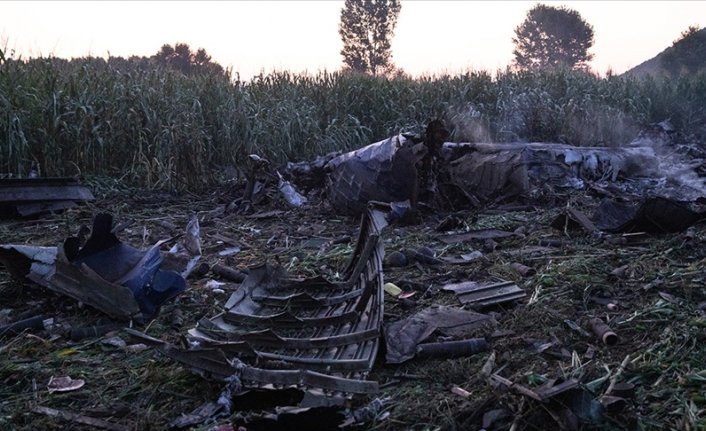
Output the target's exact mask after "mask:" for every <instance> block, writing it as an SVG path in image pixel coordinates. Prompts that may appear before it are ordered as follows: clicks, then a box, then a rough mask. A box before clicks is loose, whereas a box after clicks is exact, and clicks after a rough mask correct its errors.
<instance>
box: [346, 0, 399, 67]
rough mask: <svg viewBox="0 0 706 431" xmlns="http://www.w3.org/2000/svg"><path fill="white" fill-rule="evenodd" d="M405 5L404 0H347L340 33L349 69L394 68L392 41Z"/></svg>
mask: <svg viewBox="0 0 706 431" xmlns="http://www.w3.org/2000/svg"><path fill="white" fill-rule="evenodd" d="M401 8H402V6H401V5H400V0H346V2H345V4H344V6H343V9H341V22H340V24H339V26H338V33H339V34H340V35H341V39H342V41H343V49H342V50H341V55H342V56H343V64H344V65H345V66H346V67H347V68H349V69H351V70H355V71H358V72H363V73H372V74H373V75H377V74H378V73H381V72H382V73H384V72H388V71H391V70H393V69H394V66H393V64H392V51H391V43H390V42H391V40H392V36H393V34H394V30H395V26H396V25H397V17H398V16H399V14H400V9H401Z"/></svg>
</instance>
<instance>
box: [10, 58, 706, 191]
mask: <svg viewBox="0 0 706 431" xmlns="http://www.w3.org/2000/svg"><path fill="white" fill-rule="evenodd" d="M434 118H440V119H442V120H444V121H445V122H446V123H447V125H448V126H450V128H451V130H452V135H451V140H453V141H457V142H460V141H495V142H509V141H543V142H564V143H568V144H573V145H609V146H615V145H622V144H625V143H627V142H629V141H631V140H632V139H633V138H635V137H636V136H637V134H638V132H639V131H640V130H642V129H643V128H644V127H645V126H647V125H649V124H650V123H655V122H659V121H662V120H665V119H670V120H671V123H672V124H673V125H674V126H675V127H676V128H677V130H679V131H680V133H681V134H682V136H684V137H686V138H689V139H694V140H696V141H698V142H703V139H704V138H705V137H706V77H704V75H703V74H702V75H700V76H698V77H693V76H692V77H689V76H682V77H680V78H678V79H664V80H657V79H646V80H637V79H632V78H627V77H617V76H608V77H606V78H601V77H598V76H595V75H592V74H590V73H587V72H580V71H569V70H556V71H545V72H529V71H509V70H508V71H505V72H498V73H497V74H491V73H488V72H468V73H466V74H463V75H457V76H435V77H423V78H418V79H412V78H410V77H406V76H403V75H401V76H396V77H393V78H384V77H375V76H370V75H364V74H356V73H342V72H333V73H330V72H320V73H318V74H315V75H294V74H290V73H288V72H277V73H272V74H268V75H262V76H259V77H256V78H255V79H253V80H252V81H249V82H243V81H241V80H239V78H238V77H237V76H236V77H231V76H229V74H228V73H223V71H222V70H214V69H213V68H202V69H199V70H198V71H197V72H193V73H189V74H185V73H182V72H180V71H179V70H177V69H175V68H174V67H169V66H168V65H165V66H159V65H155V64H154V62H150V61H146V60H145V59H144V58H133V59H124V58H120V57H112V58H109V59H107V60H105V59H101V58H83V59H74V60H70V61H68V60H62V59H57V58H39V59H31V60H12V59H10V60H5V61H4V62H2V63H1V64H0V174H3V175H9V174H12V175H15V176H23V175H26V174H27V172H28V171H29V169H30V166H31V164H32V162H35V163H36V164H38V165H39V167H40V170H41V173H42V175H45V176H59V175H74V174H79V173H80V174H84V175H110V176H114V177H119V178H121V179H122V180H123V181H125V182H127V183H130V184H134V185H139V186H143V187H149V188H158V189H167V190H183V189H191V190H196V189H199V188H201V187H204V186H207V185H210V184H213V183H214V182H217V181H219V180H222V179H223V177H222V172H223V171H224V170H223V167H225V166H229V165H233V166H240V165H241V164H242V163H243V161H244V160H245V158H246V157H247V155H248V154H251V153H256V154H259V155H260V156H263V157H266V158H269V159H271V160H273V161H276V162H285V161H287V160H294V161H298V160H306V159H310V158H313V157H315V156H316V155H320V154H325V153H328V152H331V151H337V150H341V151H345V150H349V149H353V148H357V147H360V146H363V145H366V144H368V143H370V142H374V141H377V140H380V139H383V138H385V137H387V136H389V135H392V134H396V133H399V132H401V131H409V132H420V131H421V130H422V129H423V127H424V125H425V124H426V123H427V122H428V121H429V120H430V119H434Z"/></svg>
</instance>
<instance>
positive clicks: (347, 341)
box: [130, 203, 389, 394]
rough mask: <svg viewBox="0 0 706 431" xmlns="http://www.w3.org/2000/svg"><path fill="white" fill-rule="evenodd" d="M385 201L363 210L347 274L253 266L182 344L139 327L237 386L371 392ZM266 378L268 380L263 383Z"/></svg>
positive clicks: (178, 356) (172, 352)
mask: <svg viewBox="0 0 706 431" xmlns="http://www.w3.org/2000/svg"><path fill="white" fill-rule="evenodd" d="M387 210H389V207H388V206H387V205H382V204H376V203H371V204H370V205H369V207H368V210H367V212H366V214H365V215H364V217H363V219H362V222H361V227H360V234H359V237H358V242H357V244H356V248H355V250H354V252H353V255H352V257H351V260H350V262H349V264H348V266H347V268H346V270H345V271H344V274H345V280H346V281H344V282H336V283H334V282H329V281H327V280H325V279H324V278H322V277H317V278H312V279H303V280H301V279H290V278H288V277H286V275H285V274H283V271H281V270H278V269H276V268H272V267H270V266H269V265H260V266H256V267H252V268H250V270H249V274H248V277H247V278H246V279H245V280H244V281H243V282H242V283H241V285H240V287H239V288H238V290H236V291H235V292H234V293H233V294H232V296H231V297H230V299H229V300H228V301H227V303H226V304H225V308H224V311H223V312H221V313H219V314H217V315H216V316H215V317H212V318H210V319H206V318H204V319H201V320H200V321H199V323H198V325H197V327H196V328H194V329H191V330H190V331H189V338H190V340H191V341H192V343H194V345H195V346H197V347H193V348H190V349H182V348H178V347H175V346H171V345H169V344H167V343H165V342H163V341H161V340H157V339H154V338H152V337H148V336H147V335H145V334H141V333H139V332H136V331H130V333H131V334H132V335H134V336H136V337H140V338H142V339H143V340H145V341H146V342H148V343H149V344H153V345H156V346H157V348H158V349H159V350H160V351H162V352H163V353H164V354H165V355H167V356H168V357H170V358H172V359H175V360H176V361H178V362H182V363H184V364H185V365H188V366H190V367H191V368H192V369H194V370H197V371H199V372H201V373H203V374H204V375H205V376H209V377H211V378H214V379H217V380H222V381H226V380H228V379H233V378H236V379H237V381H239V382H241V388H242V389H241V390H245V389H248V388H250V389H252V388H259V387H270V388H271V387H274V388H275V389H281V388H285V387H297V388H302V387H303V388H309V389H311V388H313V389H321V390H325V391H336V392H342V393H347V394H355V393H362V394H370V393H376V392H377V391H378V384H377V382H374V381H368V380H366V376H367V374H368V372H369V371H370V370H371V368H372V365H373V362H374V361H375V357H376V355H377V351H378V340H379V336H380V328H381V324H382V316H383V292H384V291H383V284H384V283H383V274H382V260H383V254H384V252H383V245H382V241H381V237H380V236H381V231H382V229H383V228H384V227H385V226H386V224H387V223H386V221H385V213H386V211H387ZM268 385H271V386H268Z"/></svg>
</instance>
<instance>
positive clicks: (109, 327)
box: [69, 323, 123, 341]
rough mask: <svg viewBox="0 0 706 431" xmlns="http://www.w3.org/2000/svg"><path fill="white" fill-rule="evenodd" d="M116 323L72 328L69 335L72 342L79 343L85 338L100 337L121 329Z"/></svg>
mask: <svg viewBox="0 0 706 431" xmlns="http://www.w3.org/2000/svg"><path fill="white" fill-rule="evenodd" d="M122 327H123V325H120V324H118V323H108V324H105V325H96V326H84V327H82V328H72V329H71V332H70V333H69V337H71V340H72V341H79V340H82V339H84V338H86V337H102V336H103V335H105V334H107V333H108V332H110V331H115V330H117V329H120V328H122Z"/></svg>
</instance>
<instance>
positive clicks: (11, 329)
mask: <svg viewBox="0 0 706 431" xmlns="http://www.w3.org/2000/svg"><path fill="white" fill-rule="evenodd" d="M25 329H44V316H42V315H39V316H34V317H30V318H28V319H24V320H19V321H17V322H13V323H10V324H9V325H6V326H0V337H2V336H5V335H16V334H19V333H20V332H22V331H24V330H25Z"/></svg>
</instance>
